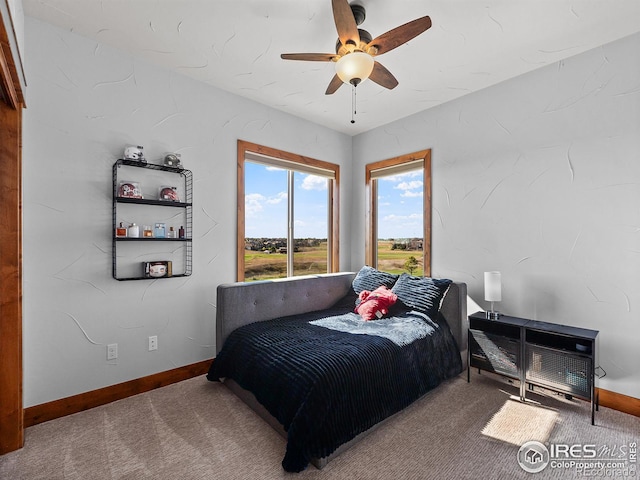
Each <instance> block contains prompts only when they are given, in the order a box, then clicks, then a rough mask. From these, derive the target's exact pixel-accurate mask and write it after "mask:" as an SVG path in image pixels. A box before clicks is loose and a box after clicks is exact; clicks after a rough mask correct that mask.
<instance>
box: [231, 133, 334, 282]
mask: <svg viewBox="0 0 640 480" xmlns="http://www.w3.org/2000/svg"><path fill="white" fill-rule="evenodd" d="M247 154H249V156H251V155H250V154H255V155H259V156H261V157H264V158H265V160H264V161H263V162H262V163H268V158H273V159H274V166H281V165H280V163H279V162H278V160H280V161H284V162H287V163H291V164H293V165H296V164H297V165H300V166H301V170H303V171H304V170H305V166H306V167H311V168H317V169H322V170H327V171H330V172H333V175H334V178H333V179H329V178H328V179H327V180H328V182H329V188H328V200H327V210H328V214H329V218H328V222H327V223H328V232H327V241H328V242H329V246H328V253H329V255H328V259H327V270H328V271H329V272H330V273H334V272H338V271H339V269H340V266H339V263H340V245H339V243H340V242H339V238H340V236H339V233H340V197H339V192H340V165H337V164H335V163H330V162H325V161H323V160H316V159H314V158H310V157H305V156H303V155H298V154H296V153H291V152H285V151H284V150H278V149H276V148H271V147H266V146H264V145H258V144H256V143H251V142H247V141H245V140H238V149H237V167H238V176H237V206H238V223H237V245H236V251H237V257H236V281H238V282H244V281H245V278H244V267H245V264H244V251H245V185H244V172H245V169H244V163H245V161H246V160H247ZM248 161H251V160H250V159H249V160H248ZM294 170H295V168H294Z"/></svg>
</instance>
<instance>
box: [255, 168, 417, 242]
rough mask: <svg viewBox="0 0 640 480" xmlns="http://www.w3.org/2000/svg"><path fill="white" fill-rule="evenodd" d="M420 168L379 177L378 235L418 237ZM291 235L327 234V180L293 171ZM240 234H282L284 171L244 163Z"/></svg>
mask: <svg viewBox="0 0 640 480" xmlns="http://www.w3.org/2000/svg"><path fill="white" fill-rule="evenodd" d="M422 178H423V176H422V169H420V170H416V171H412V172H407V173H403V174H400V175H390V176H387V177H382V178H380V179H379V180H378V213H379V215H378V238H381V239H385V238H412V237H416V238H422V221H423V215H422V197H423V187H424V186H423V181H422ZM294 184H295V186H294V189H295V190H294V195H295V196H294V198H295V225H294V229H295V230H294V231H295V237H296V238H327V229H328V225H327V223H328V222H327V179H326V178H323V177H318V176H316V175H309V174H306V173H296V174H295V176H294ZM245 236H246V237H247V238H259V237H265V238H284V237H286V236H287V172H286V170H282V169H280V168H276V167H268V166H266V165H262V164H258V163H252V162H245Z"/></svg>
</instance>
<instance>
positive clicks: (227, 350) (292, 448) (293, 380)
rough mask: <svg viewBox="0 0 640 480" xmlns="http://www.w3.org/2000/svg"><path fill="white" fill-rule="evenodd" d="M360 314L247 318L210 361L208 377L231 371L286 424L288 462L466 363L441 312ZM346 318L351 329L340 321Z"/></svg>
mask: <svg viewBox="0 0 640 480" xmlns="http://www.w3.org/2000/svg"><path fill="white" fill-rule="evenodd" d="M336 317H340V318H336ZM360 322H361V324H360V325H357V315H355V314H351V313H350V312H349V310H347V309H345V308H344V307H343V308H335V309H329V310H324V311H321V312H312V313H308V314H305V315H297V316H293V317H285V318H279V319H275V320H269V321H265V322H257V323H252V324H249V325H245V326H244V327H241V328H238V329H237V330H235V331H234V332H232V333H231V335H230V336H229V337H228V339H227V341H226V342H225V344H224V347H223V348H222V350H221V351H220V353H219V354H218V356H217V357H216V359H215V360H214V361H213V363H212V365H211V368H210V369H209V373H208V375H207V378H208V379H209V380H212V381H217V380H220V379H222V378H232V379H234V380H235V381H236V382H237V383H238V384H239V385H240V386H241V387H243V388H244V389H246V390H249V391H251V392H252V393H253V394H254V395H255V396H256V398H257V399H258V401H259V402H260V403H261V404H262V405H263V406H264V407H265V408H266V409H267V410H268V411H269V412H270V413H271V414H272V415H273V416H274V417H275V418H276V419H277V420H278V421H279V422H280V423H281V424H282V425H283V426H284V428H285V430H286V431H287V449H286V453H285V456H284V459H283V461H282V466H283V467H284V469H285V470H286V471H290V472H299V471H302V470H304V469H305V468H306V467H307V465H308V464H309V461H310V460H311V459H312V458H323V457H326V456H328V455H330V454H331V453H333V452H334V451H335V450H336V448H338V447H339V446H340V445H342V444H343V443H346V442H348V441H349V440H351V439H353V438H354V437H355V436H356V435H358V434H359V433H362V432H364V431H366V430H367V429H369V428H370V427H372V426H373V425H375V424H377V423H379V422H380V421H382V420H384V419H385V418H387V417H389V416H391V415H393V414H394V413H396V412H398V411H400V410H402V409H403V408H405V407H407V406H408V405H409V404H411V403H412V402H413V401H415V400H416V399H418V398H419V397H421V396H422V395H423V394H425V393H426V392H428V391H429V390H431V389H433V388H434V387H436V386H437V385H438V384H440V383H441V382H442V381H443V380H445V379H448V378H451V377H453V376H455V375H457V374H459V373H460V372H461V371H462V362H461V360H460V353H459V350H458V347H457V345H456V343H455V340H454V339H453V336H452V335H451V332H450V331H449V327H448V325H447V324H446V321H445V320H444V318H442V317H441V316H440V315H438V318H435V319H433V320H431V319H429V318H428V317H426V316H421V315H419V314H416V312H406V311H405V312H400V313H397V314H396V315H395V316H394V317H391V318H386V319H383V321H380V320H376V321H372V322H366V323H367V324H370V325H363V324H364V323H365V322H363V321H362V320H360ZM416 322H420V323H416ZM349 324H351V326H352V327H354V326H355V327H354V329H353V330H352V332H351V333H349V331H341V330H345V329H346V327H345V325H349ZM350 328H351V327H350ZM367 329H369V330H371V331H370V332H369V331H366V330H367Z"/></svg>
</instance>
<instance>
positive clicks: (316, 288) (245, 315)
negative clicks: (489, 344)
mask: <svg viewBox="0 0 640 480" xmlns="http://www.w3.org/2000/svg"><path fill="white" fill-rule="evenodd" d="M355 275H356V274H355V273H354V272H342V273H327V274H323V275H309V276H304V277H292V278H283V279H278V280H265V281H259V282H249V283H244V282H236V283H226V284H222V285H219V286H218V291H217V305H216V307H217V309H216V353H218V352H219V351H220V349H222V345H223V344H224V341H225V340H226V339H227V337H228V336H229V334H230V333H231V332H232V331H234V330H235V329H236V328H238V327H241V326H242V325H246V324H247V323H253V322H261V321H264V320H270V319H272V318H276V317H284V316H288V315H295V314H297V313H306V312H312V311H315V310H322V309H324V308H328V307H330V306H331V305H333V304H334V303H335V302H337V301H338V300H340V299H341V298H342V297H344V296H345V295H346V294H347V293H348V292H349V289H350V288H351V282H352V280H353V278H354V277H355ZM441 311H442V313H443V315H444V317H445V318H446V319H447V322H448V323H449V327H450V328H451V332H452V333H453V336H454V337H455V339H456V342H458V346H459V347H460V350H461V352H463V353H464V355H465V356H464V357H463V358H466V349H467V325H468V319H467V285H466V284H465V283H453V284H452V285H451V287H449V290H448V291H447V294H446V295H445V297H444V299H443V301H442V306H441Z"/></svg>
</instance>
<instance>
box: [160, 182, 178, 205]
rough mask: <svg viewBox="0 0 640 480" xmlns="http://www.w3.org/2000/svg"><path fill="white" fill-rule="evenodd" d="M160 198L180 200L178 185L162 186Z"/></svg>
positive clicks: (173, 200) (172, 200)
mask: <svg viewBox="0 0 640 480" xmlns="http://www.w3.org/2000/svg"><path fill="white" fill-rule="evenodd" d="M159 200H167V201H171V202H179V201H180V198H179V197H178V191H177V189H176V187H164V186H163V187H161V188H160V196H159Z"/></svg>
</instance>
